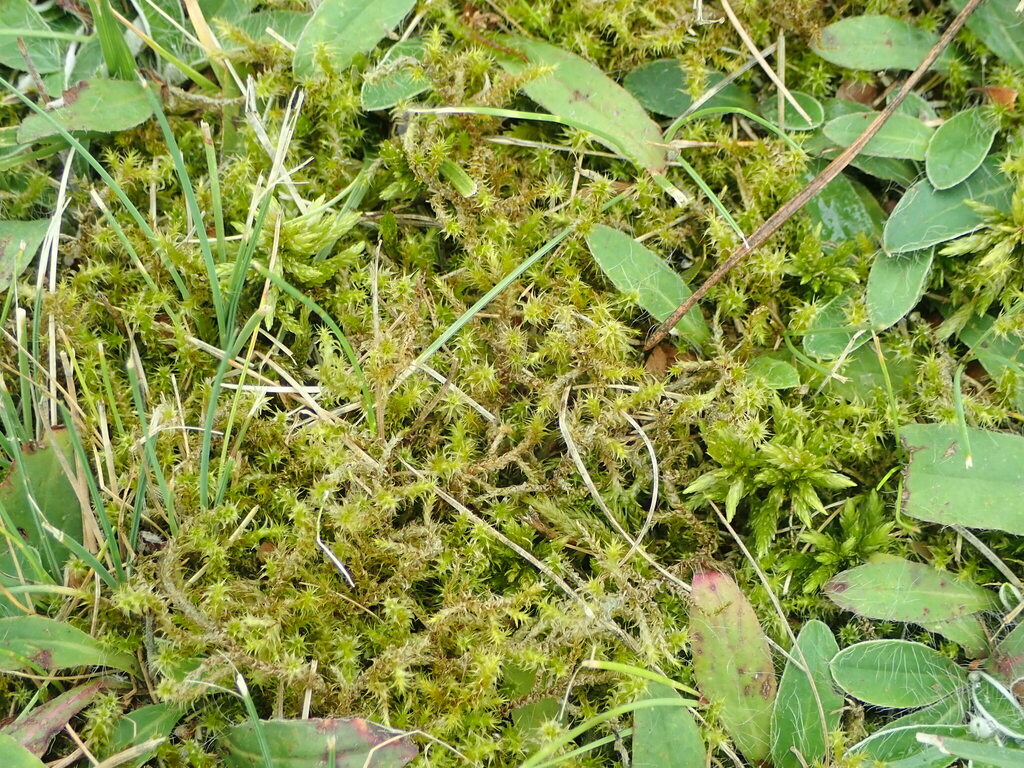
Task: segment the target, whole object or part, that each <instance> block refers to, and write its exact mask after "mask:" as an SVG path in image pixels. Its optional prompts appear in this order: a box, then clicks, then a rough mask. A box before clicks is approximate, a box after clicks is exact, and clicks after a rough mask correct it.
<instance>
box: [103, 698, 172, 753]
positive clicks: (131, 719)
mask: <svg viewBox="0 0 1024 768" xmlns="http://www.w3.org/2000/svg"><path fill="white" fill-rule="evenodd" d="M184 714H185V711H184V710H183V709H182V708H181V707H179V706H177V705H175V704H169V703H166V702H165V703H161V704H149V705H147V706H145V707H139V708H138V709H135V710H132V711H131V712H128V713H127V714H125V715H124V716H123V717H121V719H119V720H118V721H117V724H116V725H115V726H114V731H113V733H111V735H110V741H109V742H108V743H107V745H106V749H105V750H104V751H103V755H104V756H106V757H110V756H112V755H115V754H117V753H118V752H122V751H124V750H126V749H130V748H131V747H136V746H138V745H140V744H143V743H145V742H147V741H152V740H154V739H166V738H167V737H168V736H170V734H171V731H172V730H173V729H174V726H175V725H177V723H178V721H179V720H180V719H181V717H182V715H184ZM155 751H156V748H155V747H154V748H153V749H152V750H150V751H148V752H144V753H142V754H140V755H139V756H138V757H136V758H135V759H134V760H132V761H131V762H130V763H127V765H136V766H141V765H142V764H143V763H145V762H147V761H148V760H149V759H150V758H151V757H152V756H153V753H154V752H155Z"/></svg>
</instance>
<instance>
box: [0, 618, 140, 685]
mask: <svg viewBox="0 0 1024 768" xmlns="http://www.w3.org/2000/svg"><path fill="white" fill-rule="evenodd" d="M77 667H113V668H114V669H120V670H122V671H124V672H128V673H130V674H131V673H135V672H136V671H137V669H138V664H137V663H136V661H135V657H134V656H132V655H131V654H128V653H122V652H120V651H114V650H111V649H110V648H107V647H106V646H105V645H103V644H102V643H100V642H98V641H97V640H94V639H93V638H91V637H89V635H87V634H85V632H83V631H82V630H80V629H77V628H75V627H73V626H71V625H70V624H67V623H65V622H62V621H55V620H54V619H48V618H46V617H45V616H14V617H11V618H7V619H0V670H5V671H9V672H37V671H38V670H40V669H41V670H45V671H47V672H52V671H53V670H57V669H70V668H77Z"/></svg>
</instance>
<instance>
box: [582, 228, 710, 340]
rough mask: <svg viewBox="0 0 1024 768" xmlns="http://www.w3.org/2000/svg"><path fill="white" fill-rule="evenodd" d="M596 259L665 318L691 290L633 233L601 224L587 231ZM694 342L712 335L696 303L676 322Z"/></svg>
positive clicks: (642, 302) (614, 280)
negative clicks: (628, 233) (632, 235)
mask: <svg viewBox="0 0 1024 768" xmlns="http://www.w3.org/2000/svg"><path fill="white" fill-rule="evenodd" d="M587 245H588V246H590V253H591V254H592V255H593V256H594V261H596V262H597V264H598V266H599V267H601V270H602V271H603V272H604V274H605V275H606V276H607V277H608V279H609V280H611V281H612V283H613V284H614V285H615V287H616V288H618V289H619V290H620V291H623V292H628V293H635V294H636V295H637V300H638V302H639V304H640V306H641V307H643V308H644V309H646V310H647V311H648V312H650V313H651V315H653V316H654V317H655V318H656V319H658V320H664V319H665V318H667V317H668V316H669V315H671V314H672V312H673V311H674V310H675V309H676V307H678V306H679V305H680V304H682V303H683V302H684V301H685V300H686V299H687V297H688V296H689V295H690V294H691V291H690V288H689V286H688V285H687V284H686V282H685V281H684V280H683V278H681V277H680V276H679V274H678V273H677V272H676V271H675V270H674V269H672V267H670V266H669V265H668V264H666V263H665V261H664V260H663V259H662V258H661V257H660V256H658V255H657V254H656V253H654V252H653V251H650V250H648V249H647V248H645V247H644V246H643V245H641V244H640V243H638V242H637V241H636V240H634V239H633V238H631V237H630V236H629V235H626V234H623V233H622V232H619V231H618V230H617V229H612V228H611V227H607V226H605V225H603V224H598V225H597V226H595V227H594V228H593V229H591V230H590V233H589V234H588V235H587ZM676 330H677V331H678V332H679V333H680V334H681V335H682V336H683V337H684V338H685V339H686V340H687V341H689V342H690V343H691V344H695V345H700V344H703V343H704V342H706V341H707V340H708V339H709V338H710V337H711V332H710V331H709V330H708V326H707V323H705V322H704V316H703V315H702V314H701V312H700V309H699V308H698V307H694V308H693V309H691V310H690V311H689V312H687V313H686V316H685V317H683V319H682V320H680V321H679V322H678V323H677V324H676Z"/></svg>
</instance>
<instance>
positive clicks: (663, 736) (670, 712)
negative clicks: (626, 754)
mask: <svg viewBox="0 0 1024 768" xmlns="http://www.w3.org/2000/svg"><path fill="white" fill-rule="evenodd" d="M645 698H648V699H672V698H682V697H681V696H680V695H679V694H678V693H677V692H676V690H675V689H674V688H672V687H670V686H668V685H664V684H663V683H654V682H652V683H649V684H648V685H647V695H646V697H645ZM632 756H633V761H632V766H633V768H668V767H669V766H671V768H704V766H705V765H706V760H707V747H705V746H704V741H703V740H702V739H701V737H700V729H699V728H697V723H696V722H694V720H693V715H691V714H690V711H689V710H688V709H685V708H684V707H650V708H647V709H638V710H636V712H635V713H634V714H633V755H632Z"/></svg>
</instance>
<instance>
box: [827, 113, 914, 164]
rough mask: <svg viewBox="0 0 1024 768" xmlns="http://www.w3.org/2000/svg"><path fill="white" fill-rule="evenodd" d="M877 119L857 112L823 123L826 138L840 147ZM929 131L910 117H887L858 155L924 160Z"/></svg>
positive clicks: (869, 114) (855, 137)
mask: <svg viewBox="0 0 1024 768" xmlns="http://www.w3.org/2000/svg"><path fill="white" fill-rule="evenodd" d="M877 116H878V113H877V112H856V113H854V114H851V115H843V116H841V117H837V118H835V119H834V120H829V121H828V122H827V123H825V127H824V128H823V129H822V130H823V131H824V132H825V135H826V136H827V137H828V138H829V139H831V140H832V141H834V142H835V143H836V144H838V145H839V146H841V147H848V146H850V145H851V144H853V142H854V141H856V140H857V137H859V136H860V135H861V134H862V133H864V129H865V128H867V127H868V125H869V124H870V123H871V121H872V120H874V119H875V117H877ZM931 137H932V129H931V128H929V127H928V126H927V125H925V124H924V123H922V122H921V121H920V120H917V119H916V118H913V117H911V116H910V115H903V114H899V113H897V114H895V115H893V116H892V117H890V118H889V119H888V120H886V121H885V123H883V124H882V127H881V128H879V129H878V133H876V134H875V135H874V136H873V137H872V138H871V141H869V142H868V143H867V144H865V145H864V149H862V150H861V152H862V153H863V154H865V155H868V156H870V157H894V158H901V159H904V160H924V156H925V152H927V150H928V142H929V140H930V139H931Z"/></svg>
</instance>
